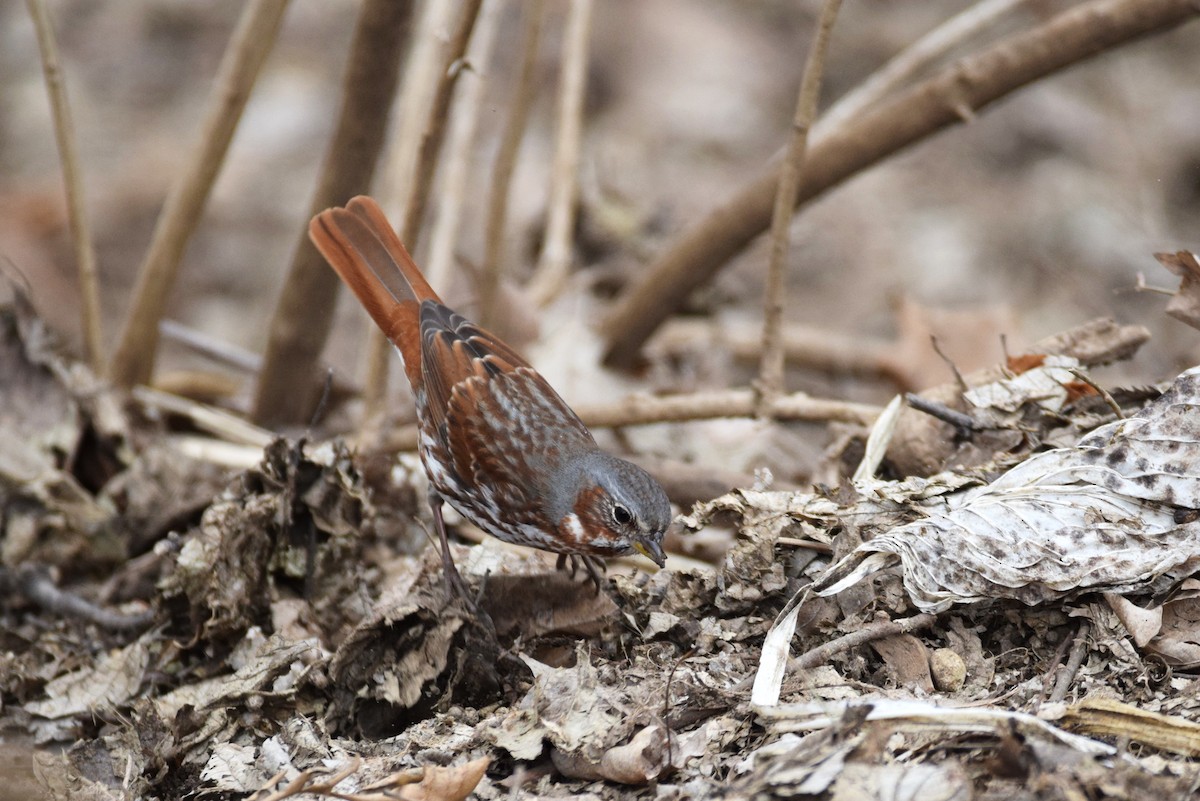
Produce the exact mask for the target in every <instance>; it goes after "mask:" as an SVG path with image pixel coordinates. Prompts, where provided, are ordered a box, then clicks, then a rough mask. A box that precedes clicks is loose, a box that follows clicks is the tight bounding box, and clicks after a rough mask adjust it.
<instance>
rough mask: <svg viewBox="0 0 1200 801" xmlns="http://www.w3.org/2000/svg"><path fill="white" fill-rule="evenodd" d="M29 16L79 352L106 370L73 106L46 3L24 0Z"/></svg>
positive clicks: (93, 253)
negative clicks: (53, 148)
mask: <svg viewBox="0 0 1200 801" xmlns="http://www.w3.org/2000/svg"><path fill="white" fill-rule="evenodd" d="M28 4H29V16H30V17H32V18H33V27H34V29H35V30H36V31H37V40H38V48H39V49H40V50H41V54H42V72H43V73H44V74H45V77H46V94H48V95H49V96H50V110H51V111H52V112H53V114H54V138H55V139H56V140H57V142H58V155H59V158H60V159H62V170H63V185H64V187H65V189H66V193H67V218H68V219H69V220H70V223H71V241H72V243H73V244H74V246H75V262H76V267H77V269H78V270H79V295H80V299H81V301H82V312H83V321H82V322H83V350H84V356H85V358H86V359H87V362H88V364H90V365H91V366H92V369H93V370H95V371H96V372H97V373H99V372H100V371H101V370H102V369H104V345H103V336H104V335H103V332H102V330H101V321H100V280H99V278H98V277H97V274H96V247H95V244H94V243H93V242H92V230H91V224H90V223H89V222H88V214H87V198H86V196H85V193H84V190H83V172H82V170H81V169H80V167H79V150H78V148H76V146H75V125H74V123H73V122H72V120H71V104H70V103H69V102H67V87H66V82H65V81H64V80H63V74H62V66H61V64H60V62H59V58H58V43H57V41H56V40H55V38H54V23H53V21H52V20H51V19H50V12H49V11H48V10H47V9H46V4H45V2H44V0H28Z"/></svg>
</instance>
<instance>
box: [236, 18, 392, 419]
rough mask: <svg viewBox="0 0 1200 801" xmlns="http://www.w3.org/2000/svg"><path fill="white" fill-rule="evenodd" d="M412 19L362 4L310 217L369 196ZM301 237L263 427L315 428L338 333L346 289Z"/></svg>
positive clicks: (267, 373) (278, 315)
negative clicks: (325, 360)
mask: <svg viewBox="0 0 1200 801" xmlns="http://www.w3.org/2000/svg"><path fill="white" fill-rule="evenodd" d="M412 13H413V7H412V4H411V3H407V2H404V3H402V2H395V0H363V2H362V5H361V6H360V7H359V11H358V19H357V20H356V21H355V25H354V38H353V40H352V42H351V44H350V54H349V58H348V59H347V63H346V72H345V74H344V76H343V77H342V103H341V108H340V109H339V110H338V119H337V127H336V128H335V130H334V132H333V137H332V139H331V140H330V142H329V148H328V150H327V151H326V153H325V156H324V159H323V161H322V164H321V173H320V178H319V179H318V182H317V187H316V189H315V190H314V191H313V197H312V201H311V205H310V206H309V213H310V214H317V213H318V212H320V211H322V210H324V209H326V208H328V207H329V206H333V205H337V204H339V203H345V202H346V201H347V200H349V199H350V198H351V197H352V196H354V195H356V194H360V193H362V192H366V191H367V190H368V189H369V188H370V185H371V176H372V175H374V173H375V163H376V162H377V161H378V159H379V154H380V152H381V151H382V150H383V143H384V140H385V138H386V133H387V120H388V112H389V111H390V109H391V105H392V101H393V100H394V99H395V97H396V84H397V83H398V82H399V80H400V63H401V61H402V60H403V56H404V53H405V51H406V48H407V45H408V42H409V39H410V37H409V31H410V27H411V19H412ZM296 235H297V241H296V247H295V250H294V253H293V256H292V263H291V265H290V267H289V268H288V275H287V279H286V280H285V281H284V284H283V293H282V295H281V296H280V298H279V302H278V304H277V305H276V307H275V312H274V314H273V315H272V317H271V327H270V332H269V333H268V338H267V347H266V353H265V354H264V355H263V368H262V372H260V373H259V376H258V387H257V389H256V392H255V397H254V408H253V418H254V420H255V422H257V423H259V424H265V425H278V424H296V423H306V422H308V420H309V417H310V416H311V415H312V413H313V409H314V406H315V404H316V399H317V394H318V392H319V389H318V387H319V382H318V372H317V366H316V365H317V360H318V359H319V357H320V355H321V350H322V349H323V348H324V347H325V341H326V340H327V339H328V337H329V331H330V329H331V328H332V326H333V313H334V303H333V299H334V298H336V297H337V289H338V286H339V285H340V282H339V281H338V278H337V276H336V275H335V274H334V272H333V270H331V269H329V265H328V264H326V263H325V259H324V257H322V256H321V254H320V253H318V252H317V249H316V248H315V247H314V246H313V244H312V243H311V242H310V241H309V239H308V235H307V226H300V227H299V230H297V231H296Z"/></svg>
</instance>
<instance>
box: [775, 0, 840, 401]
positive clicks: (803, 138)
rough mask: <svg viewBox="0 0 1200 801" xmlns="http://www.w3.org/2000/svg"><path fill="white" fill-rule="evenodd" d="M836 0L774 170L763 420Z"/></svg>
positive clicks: (778, 351)
mask: <svg viewBox="0 0 1200 801" xmlns="http://www.w3.org/2000/svg"><path fill="white" fill-rule="evenodd" d="M841 5H842V2H841V0H825V2H824V3H823V4H822V6H821V17H820V19H819V20H818V21H817V28H816V30H815V31H814V32H813V41H812V45H811V46H810V48H809V52H808V61H807V63H805V65H804V76H803V77H802V78H801V80H800V91H799V94H798V96H797V98H796V113H795V116H794V118H793V120H792V132H791V136H790V137H789V140H788V147H787V155H786V156H784V159H783V164H782V165H781V167H780V172H779V186H778V188H777V189H776V192H775V209H774V212H773V213H772V215H771V253H770V258H769V260H768V262H767V280H766V289H765V290H764V293H763V334H762V342H763V346H762V361H761V362H760V364H759V371H758V383H757V386H756V389H757V390H758V393H759V405H758V406H759V408H758V414H759V416H760V417H762V416H765V415H766V413H767V412H768V411H769V410H770V408H771V405H772V404H773V403H774V402H775V399H776V398H778V397H779V396H780V395H782V394H783V338H782V329H783V294H784V293H783V273H784V266H785V264H786V262H787V252H788V245H789V243H790V239H791V237H790V236H789V234H790V232H791V227H792V226H791V223H792V210H793V209H794V208H795V207H796V196H797V194H798V193H799V191H800V176H801V174H802V171H803V170H804V157H805V154H806V153H807V152H808V131H809V129H810V128H811V127H812V124H813V120H814V119H815V118H816V116H817V101H818V100H819V99H820V96H821V76H822V73H823V72H824V69H825V54H826V53H827V52H828V49H829V36H830V34H831V33H832V31H833V23H834V21H835V20H836V19H837V13H838V9H840V8H841Z"/></svg>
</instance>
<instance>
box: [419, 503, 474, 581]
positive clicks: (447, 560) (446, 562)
mask: <svg viewBox="0 0 1200 801" xmlns="http://www.w3.org/2000/svg"><path fill="white" fill-rule="evenodd" d="M442 503H443V501H442V496H441V495H439V494H438V493H437V492H436V491H434V490H433V489H432V488H431V489H430V490H429V508H430V509H432V510H433V527H434V528H435V529H437V535H438V540H439V541H440V542H441V544H442V573H443V574H444V575H445V576H446V592H447V595H455V594H457V595H458V596H459V597H460V598H462V599H464V600H466V601H468V602H470V600H471V596H470V595H469V594H468V592H467V585H466V582H464V581H463V578H462V576H460V575H459V573H458V568H457V567H455V566H454V558H453V557H451V556H450V541H449V540H448V539H446V523H445V521H444V520H442Z"/></svg>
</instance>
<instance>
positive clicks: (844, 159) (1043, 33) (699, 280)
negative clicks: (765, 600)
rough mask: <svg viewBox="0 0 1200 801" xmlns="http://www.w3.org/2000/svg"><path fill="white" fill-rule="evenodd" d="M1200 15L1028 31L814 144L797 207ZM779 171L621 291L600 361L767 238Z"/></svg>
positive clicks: (1097, 10) (1114, 3)
mask: <svg viewBox="0 0 1200 801" xmlns="http://www.w3.org/2000/svg"><path fill="white" fill-rule="evenodd" d="M1197 14H1200V6H1198V5H1197V4H1196V3H1195V2H1194V0H1091V1H1090V2H1086V3H1084V4H1082V5H1079V6H1075V7H1073V8H1071V9H1070V10H1068V11H1065V12H1063V13H1061V14H1059V15H1058V16H1056V17H1053V18H1052V19H1050V20H1048V21H1047V22H1046V23H1044V24H1042V25H1040V26H1038V27H1037V28H1034V29H1033V30H1030V31H1024V32H1021V33H1018V34H1015V35H1013V36H1010V37H1007V38H1005V39H1003V40H1001V41H1000V42H998V43H996V44H994V45H992V46H990V47H988V48H987V49H985V50H983V51H982V52H979V53H976V54H974V55H971V56H967V57H966V58H963V59H961V60H959V61H958V62H956V63H955V64H953V65H951V66H950V67H948V68H947V69H945V70H943V71H942V72H941V73H939V74H937V75H935V76H933V77H932V78H930V79H929V80H927V81H924V82H922V83H920V84H918V85H916V86H914V87H913V88H911V89H909V90H908V91H906V92H904V93H903V94H901V95H900V96H898V97H897V98H895V99H894V100H893V101H892V102H890V103H885V104H883V105H880V106H877V107H876V108H875V109H874V110H871V111H868V112H866V113H863V114H862V115H860V116H857V117H855V118H854V119H852V120H850V121H849V122H847V123H846V124H845V125H844V126H842V127H839V128H837V129H834V130H830V131H829V132H828V133H827V134H826V135H825V136H821V137H819V138H817V139H816V140H815V141H814V142H813V143H812V145H811V146H810V148H809V154H808V161H807V164H806V166H805V171H804V180H803V182H802V184H801V186H800V192H799V195H798V198H797V206H802V205H804V204H805V203H807V202H808V201H810V200H812V199H814V198H815V197H817V196H818V195H820V194H821V193H822V192H824V191H825V190H827V189H829V188H831V187H833V186H835V185H837V184H838V183H840V182H842V181H844V180H845V179H847V178H848V177H850V176H851V175H854V174H855V173H857V172H859V171H861V170H863V169H865V168H866V167H869V166H871V165H872V164H874V163H875V162H877V161H879V160H881V159H883V158H884V157H886V156H889V155H891V154H893V153H895V152H897V151H899V150H900V149H902V148H904V147H906V146H908V145H910V144H913V143H914V142H917V141H920V140H921V139H924V138H926V137H928V136H929V135H931V134H933V133H936V132H937V131H940V130H942V129H943V128H947V127H949V126H950V125H952V124H954V123H956V122H963V121H966V120H970V119H972V117H973V115H974V114H975V112H976V111H978V110H979V109H981V108H983V107H984V106H987V105H989V104H990V103H993V102H995V101H996V100H999V99H1000V98H1002V97H1004V96H1006V95H1008V94H1010V93H1011V92H1013V91H1015V90H1017V89H1019V88H1021V87H1022V86H1025V85H1026V84H1029V83H1032V82H1033V81H1036V80H1038V79H1039V78H1043V77H1045V76H1047V75H1051V74H1053V73H1055V72H1057V71H1058V70H1061V69H1063V68H1064V67H1067V66H1069V65H1071V64H1073V63H1075V62H1077V61H1082V60H1083V59H1085V58H1088V57H1090V56H1094V55H1097V54H1099V53H1102V52H1104V51H1105V50H1109V49H1112V48H1115V47H1117V46H1119V45H1122V44H1125V43H1128V42H1131V41H1133V40H1135V39H1138V38H1140V37H1142V36H1146V35H1148V34H1151V33H1156V32H1161V31H1165V30H1168V29H1170V28H1173V27H1175V26H1177V25H1179V24H1181V23H1182V22H1184V21H1185V20H1187V19H1189V18H1191V17H1194V16H1196V15H1197ZM778 180H779V167H778V165H775V166H772V167H771V168H769V169H768V170H767V171H766V172H765V173H764V174H762V175H761V176H759V177H758V178H756V179H755V180H753V181H752V182H750V183H749V184H747V185H746V186H745V187H743V189H742V190H741V191H740V192H738V193H737V194H736V195H734V196H733V197H732V198H730V199H729V200H728V201H726V202H725V203H724V204H723V205H721V206H719V207H718V208H716V209H714V210H713V211H711V212H710V213H709V214H708V215H707V216H706V217H705V218H704V219H702V220H701V221H700V222H699V223H697V224H696V225H694V226H693V227H692V228H691V229H689V230H687V231H685V232H683V234H682V235H681V236H680V237H679V238H678V239H677V240H676V241H675V243H674V245H672V246H671V247H670V248H669V249H668V250H667V251H666V252H665V253H664V254H662V256H660V257H659V258H658V259H657V260H656V261H655V262H654V263H653V264H651V265H650V266H649V267H648V268H647V269H646V271H645V272H644V273H643V274H642V276H641V278H640V279H639V280H638V281H636V282H634V283H633V284H631V285H630V286H629V287H628V288H626V290H625V292H624V293H623V294H622V297H621V301H620V302H619V303H618V304H617V305H616V307H615V308H614V309H613V310H612V312H611V313H610V314H609V316H608V318H607V320H605V322H604V324H603V332H602V333H603V336H604V338H605V340H606V341H607V343H608V346H607V348H606V352H605V362H606V363H607V364H610V365H619V366H629V365H631V364H633V363H634V362H635V361H636V359H637V356H638V352H639V351H640V350H641V348H642V345H643V344H644V343H645V342H646V340H647V339H649V338H650V336H651V335H652V334H653V333H654V332H655V331H656V330H657V329H658V327H659V326H660V325H661V324H662V323H663V321H664V320H666V319H667V317H669V316H670V315H671V314H673V313H674V312H675V311H676V310H677V309H678V308H679V307H680V305H681V304H682V303H683V302H684V300H685V299H686V298H687V296H688V295H689V294H690V293H691V292H692V291H693V290H694V289H696V288H697V287H699V286H701V285H703V284H704V283H706V282H708V281H709V280H710V279H711V278H712V277H713V276H714V275H715V274H716V273H717V271H719V270H720V269H721V267H722V266H724V265H725V263H726V262H728V261H729V260H730V259H731V258H732V257H733V256H735V255H736V254H738V253H739V252H740V251H741V250H742V249H743V248H744V247H746V246H747V245H748V244H749V243H750V242H751V241H752V240H753V239H754V238H755V237H757V236H758V235H759V234H761V233H762V232H763V231H765V230H766V229H767V226H768V225H769V223H770V219H771V207H772V201H773V199H774V196H775V189H776V185H777V183H778Z"/></svg>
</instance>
